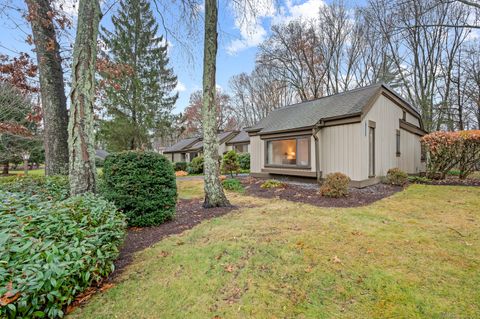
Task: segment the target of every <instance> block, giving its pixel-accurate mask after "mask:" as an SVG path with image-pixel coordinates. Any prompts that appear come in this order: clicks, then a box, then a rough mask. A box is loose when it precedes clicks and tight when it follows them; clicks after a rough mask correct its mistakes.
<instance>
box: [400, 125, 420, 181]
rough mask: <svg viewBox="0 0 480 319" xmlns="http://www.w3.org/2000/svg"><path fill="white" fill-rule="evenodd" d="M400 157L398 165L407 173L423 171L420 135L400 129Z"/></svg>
mask: <svg viewBox="0 0 480 319" xmlns="http://www.w3.org/2000/svg"><path fill="white" fill-rule="evenodd" d="M400 152H401V154H400V158H399V165H398V167H399V168H400V169H401V170H403V171H405V172H407V173H409V174H417V173H419V172H423V171H425V163H424V162H422V160H421V155H422V151H421V144H420V137H419V136H418V135H415V134H412V133H410V132H407V131H405V130H400Z"/></svg>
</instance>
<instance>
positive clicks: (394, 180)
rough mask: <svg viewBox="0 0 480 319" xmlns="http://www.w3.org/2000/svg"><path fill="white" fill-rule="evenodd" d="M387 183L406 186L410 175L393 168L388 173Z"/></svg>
mask: <svg viewBox="0 0 480 319" xmlns="http://www.w3.org/2000/svg"><path fill="white" fill-rule="evenodd" d="M385 183H386V184H390V185H396V186H404V185H406V184H407V183H408V174H407V173H405V172H404V171H402V170H401V169H399V168H391V169H389V170H388V171H387V176H385Z"/></svg>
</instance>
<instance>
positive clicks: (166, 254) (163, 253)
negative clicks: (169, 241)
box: [160, 250, 169, 257]
mask: <svg viewBox="0 0 480 319" xmlns="http://www.w3.org/2000/svg"><path fill="white" fill-rule="evenodd" d="M168 255H169V253H168V252H167V251H163V250H162V251H161V252H160V257H167V256H168Z"/></svg>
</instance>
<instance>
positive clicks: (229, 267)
mask: <svg viewBox="0 0 480 319" xmlns="http://www.w3.org/2000/svg"><path fill="white" fill-rule="evenodd" d="M225 271H226V272H232V271H233V265H231V264H230V265H227V266H226V267H225Z"/></svg>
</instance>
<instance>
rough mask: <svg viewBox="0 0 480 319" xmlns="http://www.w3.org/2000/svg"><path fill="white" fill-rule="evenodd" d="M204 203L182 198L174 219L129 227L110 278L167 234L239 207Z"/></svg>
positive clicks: (181, 230)
mask: <svg viewBox="0 0 480 319" xmlns="http://www.w3.org/2000/svg"><path fill="white" fill-rule="evenodd" d="M202 203H203V201H202V200H199V199H188V200H186V199H185V200H180V201H179V202H178V203H177V211H176V214H175V218H174V219H173V220H171V221H169V222H166V223H164V224H162V225H160V226H155V227H144V228H129V229H128V231H127V236H126V238H125V242H124V244H123V246H122V247H121V248H120V255H119V256H118V258H117V260H115V271H114V272H113V273H112V274H111V275H110V277H109V280H113V279H115V278H116V277H117V276H118V275H119V274H120V273H121V272H122V270H123V269H124V268H125V267H126V266H127V265H128V264H130V263H131V262H132V258H133V254H134V253H136V252H137V251H140V250H143V249H145V248H147V247H150V246H152V245H153V244H155V243H156V242H158V241H160V240H162V239H163V238H165V237H167V236H170V235H173V234H179V233H181V232H183V231H184V230H187V229H190V228H193V227H194V226H195V225H197V224H199V223H201V222H202V221H204V220H206V219H210V218H213V217H218V216H222V215H225V214H227V213H229V212H231V211H232V210H234V209H237V208H238V207H235V206H231V207H218V208H209V209H205V208H203V207H202Z"/></svg>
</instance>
